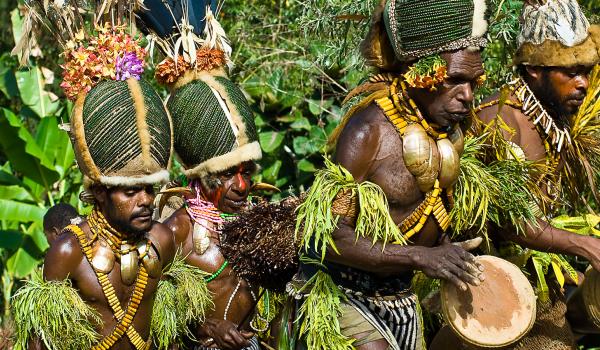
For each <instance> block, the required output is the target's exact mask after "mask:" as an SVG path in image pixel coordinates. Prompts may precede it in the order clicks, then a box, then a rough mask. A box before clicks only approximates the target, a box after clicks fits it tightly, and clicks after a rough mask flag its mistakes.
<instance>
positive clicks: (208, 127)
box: [167, 72, 262, 178]
mask: <svg viewBox="0 0 600 350" xmlns="http://www.w3.org/2000/svg"><path fill="white" fill-rule="evenodd" d="M167 108H168V109H169V111H170V112H171V114H172V116H173V130H174V136H175V151H176V152H177V155H178V156H179V158H180V160H181V161H182V163H183V165H184V167H185V171H184V174H185V175H186V176H187V177H188V178H201V177H204V176H206V175H209V174H216V173H219V172H221V171H224V170H227V169H229V168H231V167H233V166H236V165H238V164H240V163H243V162H245V161H250V160H258V159H260V158H261V157H262V153H261V149H260V144H259V143H258V137H257V133H256V126H255V124H254V113H253V112H252V110H251V109H250V106H249V105H248V102H247V101H246V98H245V97H244V94H243V93H242V91H241V90H240V89H239V88H238V87H237V86H236V85H235V84H234V83H232V82H231V81H230V80H229V79H227V77H226V75H225V74H224V73H221V74H219V73H217V72H212V73H209V72H197V73H196V74H195V79H194V80H192V81H191V82H189V83H187V84H185V85H183V86H181V87H179V88H177V89H175V90H174V91H173V92H172V94H171V97H170V98H169V101H168V102H167Z"/></svg>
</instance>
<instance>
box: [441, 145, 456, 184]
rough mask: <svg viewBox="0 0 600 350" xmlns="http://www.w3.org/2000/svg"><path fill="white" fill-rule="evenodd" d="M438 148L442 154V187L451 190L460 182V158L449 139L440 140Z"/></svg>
mask: <svg viewBox="0 0 600 350" xmlns="http://www.w3.org/2000/svg"><path fill="white" fill-rule="evenodd" d="M437 147H438V150H439V152H440V176H439V180H440V187H441V188H450V187H452V186H453V185H454V183H456V180H458V174H459V170H460V168H459V166H460V158H459V155H458V152H456V149H455V148H454V145H453V144H452V142H451V141H450V140H448V139H442V140H438V141H437Z"/></svg>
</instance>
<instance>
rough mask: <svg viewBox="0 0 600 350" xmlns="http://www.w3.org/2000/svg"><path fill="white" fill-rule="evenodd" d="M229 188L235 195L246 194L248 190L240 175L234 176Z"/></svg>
mask: <svg viewBox="0 0 600 350" xmlns="http://www.w3.org/2000/svg"><path fill="white" fill-rule="evenodd" d="M231 188H232V189H233V190H234V191H236V192H237V193H240V194H243V193H246V191H247V190H248V184H247V183H246V181H245V180H244V177H243V176H242V174H241V173H237V174H235V175H234V181H233V184H232V186H231Z"/></svg>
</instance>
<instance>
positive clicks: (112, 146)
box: [16, 0, 173, 188]
mask: <svg viewBox="0 0 600 350" xmlns="http://www.w3.org/2000/svg"><path fill="white" fill-rule="evenodd" d="M99 4H100V2H82V3H80V2H77V0H65V1H54V2H47V1H42V0H28V1H27V2H26V5H27V6H28V7H29V10H30V11H29V12H28V17H27V19H26V21H29V22H30V23H36V24H39V25H40V26H42V27H44V28H48V29H50V30H51V32H52V34H53V35H54V36H55V38H56V40H57V42H58V44H59V45H61V47H62V49H63V53H62V56H63V57H64V64H63V65H62V66H61V67H62V68H63V74H62V82H61V85H60V86H61V87H62V88H63V90H64V92H65V95H66V96H67V98H69V99H71V100H72V101H74V102H75V106H74V109H73V113H72V116H71V125H70V126H69V130H70V136H71V140H72V143H73V148H74V150H75V156H76V159H77V163H78V166H79V167H80V169H81V172H82V173H83V175H84V184H85V186H86V188H87V187H89V186H90V185H92V184H102V185H106V186H134V185H140V184H144V185H146V184H154V183H159V182H166V181H168V180H169V172H168V168H169V166H170V158H171V153H172V144H173V141H172V139H173V137H172V126H171V120H170V117H169V115H168V112H167V110H166V109H165V107H164V105H163V102H162V100H161V99H160V97H159V96H158V94H157V93H156V92H155V91H154V90H153V88H152V87H151V86H150V85H149V84H148V83H146V82H144V81H143V80H141V75H142V73H143V72H144V58H145V56H146V50H145V49H144V48H143V47H142V46H141V38H140V37H139V36H136V35H133V34H132V32H133V29H131V28H128V27H127V26H124V25H122V23H128V22H130V20H129V19H130V18H131V16H133V12H132V11H133V10H134V9H135V8H136V7H137V6H140V4H141V3H140V2H135V3H132V4H125V3H124V2H118V3H117V2H113V3H110V2H109V3H103V5H102V6H97V5H99ZM125 5H127V6H125ZM123 6H125V7H123ZM90 23H91V24H92V25H89V24H90ZM25 27H26V30H24V33H23V35H22V38H21V39H22V41H20V42H19V43H18V44H17V47H18V48H19V50H16V51H17V53H21V59H23V60H26V58H28V52H30V49H29V47H28V45H30V44H31V43H32V42H35V40H32V37H33V36H34V35H35V32H36V31H35V30H33V26H25Z"/></svg>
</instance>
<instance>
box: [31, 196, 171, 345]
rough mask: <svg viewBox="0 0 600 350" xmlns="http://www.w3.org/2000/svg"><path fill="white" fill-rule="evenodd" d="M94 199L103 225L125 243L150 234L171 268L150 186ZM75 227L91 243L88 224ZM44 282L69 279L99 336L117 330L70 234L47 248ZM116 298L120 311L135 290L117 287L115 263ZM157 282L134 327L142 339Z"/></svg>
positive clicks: (112, 274) (150, 284)
mask: <svg viewBox="0 0 600 350" xmlns="http://www.w3.org/2000/svg"><path fill="white" fill-rule="evenodd" d="M93 193H94V196H95V198H96V202H97V205H98V206H99V208H100V210H101V212H102V213H103V214H104V216H105V217H106V219H107V221H108V222H109V223H110V224H111V225H112V226H113V227H114V228H115V229H117V230H119V232H121V233H123V234H126V235H127V236H129V237H132V236H139V235H143V234H144V233H146V232H147V233H148V235H149V238H150V239H151V240H152V242H153V243H154V245H155V246H156V247H157V248H158V250H159V251H158V254H159V256H160V260H161V262H162V264H163V266H165V265H167V264H170V263H171V262H172V261H173V258H174V256H175V251H176V249H175V242H174V239H173V233H172V232H171V231H170V230H169V228H168V227H167V226H165V225H163V224H161V223H158V222H154V221H152V208H153V202H154V190H153V187H152V186H135V187H127V188H124V187H116V188H111V189H107V188H106V187H100V186H98V187H94V188H93ZM79 227H80V228H81V229H82V230H83V232H84V233H86V234H87V236H88V238H91V237H92V233H91V231H90V227H89V226H88V223H87V221H84V222H83V223H82V224H80V225H79ZM44 278H46V280H49V281H53V280H56V281H59V280H64V279H66V278H68V279H69V280H71V282H72V283H73V287H75V288H76V289H77V290H78V291H79V294H80V295H81V297H82V298H83V300H84V301H85V302H86V303H87V304H88V305H90V306H92V307H93V308H94V309H96V310H97V311H98V312H99V313H100V316H101V318H102V321H103V326H102V328H100V329H98V332H99V333H100V334H101V335H103V336H105V335H108V334H110V333H111V332H112V330H113V328H114V326H115V325H116V319H115V317H114V316H113V312H112V310H111V308H110V305H109V304H108V302H107V300H106V297H105V296H104V293H103V291H102V287H101V286H100V283H99V282H98V279H97V277H96V274H95V272H94V270H93V269H92V266H91V265H90V264H89V262H88V260H87V259H86V257H85V256H84V254H83V252H82V250H81V247H80V245H79V242H78V240H77V238H76V237H75V236H74V235H72V234H63V235H61V236H60V237H59V238H58V239H57V241H56V242H55V243H54V244H53V245H52V246H51V248H50V250H49V251H48V253H47V255H46V259H45V260H44ZM108 278H109V280H110V281H111V283H112V285H113V287H114V289H115V292H116V295H117V298H118V299H119V301H120V302H121V307H122V308H123V310H125V309H126V307H127V302H128V300H129V297H130V295H131V293H132V292H133V288H134V285H131V286H127V285H125V284H124V283H123V282H122V281H121V269H120V263H119V260H118V259H117V260H116V261H115V265H114V267H113V269H112V271H111V272H110V273H109V275H108ZM159 280H160V278H158V279H153V278H149V279H148V285H147V287H146V289H145V291H144V296H143V299H142V302H141V303H140V306H139V308H138V311H137V314H136V316H135V318H134V320H133V325H134V327H135V329H136V330H137V331H138V333H139V334H140V336H141V337H142V338H144V339H147V338H148V336H149V334H150V316H151V315H152V306H153V303H154V295H155V293H156V288H157V285H158V281H159ZM30 349H36V350H37V349H45V347H43V346H42V345H41V344H40V343H39V342H38V341H37V339H33V340H32V341H31V342H30ZM112 349H116V350H129V349H135V348H134V347H133V345H131V344H130V342H129V340H128V338H127V337H123V338H122V339H120V340H119V341H118V342H117V343H116V344H115V346H114V347H112Z"/></svg>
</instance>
